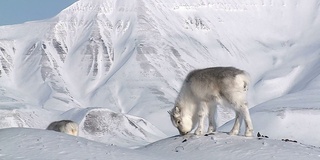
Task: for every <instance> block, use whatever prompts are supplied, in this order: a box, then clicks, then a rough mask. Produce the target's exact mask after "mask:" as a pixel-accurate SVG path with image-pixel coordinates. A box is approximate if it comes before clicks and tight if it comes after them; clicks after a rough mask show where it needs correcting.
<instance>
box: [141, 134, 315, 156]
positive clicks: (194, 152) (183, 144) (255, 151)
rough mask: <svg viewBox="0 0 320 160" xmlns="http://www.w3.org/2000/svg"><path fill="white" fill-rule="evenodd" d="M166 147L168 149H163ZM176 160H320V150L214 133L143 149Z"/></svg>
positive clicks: (269, 140) (171, 139) (175, 139)
mask: <svg viewBox="0 0 320 160" xmlns="http://www.w3.org/2000/svg"><path fill="white" fill-rule="evenodd" d="M164 146H165V147H164ZM140 150H142V151H146V152H152V151H157V152H158V153H159V154H161V155H166V156H168V157H175V158H176V159H233V160H237V159H239V160H243V159H247V160H250V159H252V160H256V159H259V160H270V159H319V158H320V149H319V148H316V147H313V146H308V145H304V144H300V143H295V142H291V141H290V140H287V141H282V140H274V139H267V138H260V139H258V138H248V137H242V136H229V135H227V134H226V133H215V134H214V135H208V136H194V135H187V136H184V137H182V136H175V137H170V138H167V139H164V140H161V141H158V142H155V143H152V144H150V145H147V146H145V147H143V148H140Z"/></svg>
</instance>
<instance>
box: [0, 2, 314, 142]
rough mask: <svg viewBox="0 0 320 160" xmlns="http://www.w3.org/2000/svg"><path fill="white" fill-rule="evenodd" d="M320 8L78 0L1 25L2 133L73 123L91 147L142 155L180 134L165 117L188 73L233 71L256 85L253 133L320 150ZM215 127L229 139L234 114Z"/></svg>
mask: <svg viewBox="0 0 320 160" xmlns="http://www.w3.org/2000/svg"><path fill="white" fill-rule="evenodd" d="M319 6H320V4H319V2H318V1H317V0H311V1H308V2H307V1H302V0H278V1H275V0H261V1H249V0H244V1H237V2H235V1H233V0H224V1H221V0H206V1H202V0H199V1H194V0H174V1H170V2H169V1H165V0H156V1H147V0H132V1H122V0H120V1H119V0H118V1H115V0H79V1H77V2H76V3H74V4H73V5H71V6H70V7H68V8H66V9H65V10H63V11H62V12H61V13H60V14H58V15H57V16H55V17H53V18H51V19H47V20H43V21H34V22H28V23H24V24H19V25H12V26H2V27H1V26H0V71H1V75H0V113H1V114H0V119H1V121H0V128H9V127H30V128H40V129H43V128H46V126H47V125H48V124H49V123H50V122H52V121H54V120H58V119H72V120H74V121H77V122H78V123H79V124H80V129H81V131H80V136H82V137H84V138H87V139H91V140H96V141H100V142H107V141H109V140H110V137H111V138H112V137H113V136H114V135H121V136H117V138H115V139H114V141H112V142H110V143H108V144H117V145H120V146H124V147H136V146H141V145H145V144H147V143H150V142H153V141H156V140H160V139H162V138H164V137H165V135H167V136H173V135H176V134H177V130H176V129H175V128H174V127H173V126H172V125H171V122H170V118H169V116H168V114H167V110H169V109H171V108H172V105H173V102H174V100H175V98H176V96H177V93H178V91H179V89H180V86H181V84H182V81H183V79H184V77H185V76H186V74H187V73H188V72H189V71H191V70H193V69H195V68H204V67H212V66H235V67H238V68H240V69H244V70H246V71H248V72H249V73H250V75H251V85H250V89H249V96H248V99H249V104H250V107H251V110H250V112H251V116H252V119H253V123H254V128H255V131H256V132H258V131H260V132H262V133H263V134H266V135H268V136H270V137H273V138H276V139H281V138H290V139H294V140H298V141H299V142H302V143H306V144H310V145H316V146H320V143H319V142H320V141H319V140H320V137H319V136H318V134H316V133H318V132H320V129H318V128H316V127H315V126H319V125H320V124H319V123H320V122H319V119H318V116H317V115H318V112H319V107H320V99H319V98H318V97H319V94H320V85H319V84H320V76H319V75H320V66H319V65H320V63H319V59H320V54H319V53H320V30H319V28H320V16H319V15H320V9H319V8H320V7H319ZM112 115H113V116H115V117H116V118H115V119H113V120H114V121H110V119H108V117H109V116H112ZM218 116H219V118H218V125H219V126H222V125H223V126H222V127H221V128H219V130H220V131H228V130H230V128H231V126H230V124H232V122H228V121H229V120H231V119H232V118H233V113H232V111H230V110H228V109H222V108H219V114H218ZM92 117H94V118H93V119H90V118H92ZM90 120H91V121H90ZM132 122H135V123H136V124H138V125H136V126H135V128H137V130H136V131H132V130H133V129H132V127H134V126H133V125H131V124H132ZM226 122H228V123H226ZM109 123H111V124H119V125H121V126H122V128H121V127H120V128H116V127H118V126H112V125H111V126H110V127H111V128H109V129H110V130H112V132H109V131H108V132H107V130H108V126H106V124H109ZM225 123H226V124H225ZM86 124H90V125H91V124H94V125H96V128H92V129H89V128H86ZM224 124H225V125H224ZM90 125H89V126H90ZM101 127H103V128H101ZM99 128H100V129H101V130H99ZM114 128H116V129H114ZM88 129H89V131H88ZM93 130H94V131H95V132H91V131H93ZM128 131H130V132H128ZM131 131H132V132H131Z"/></svg>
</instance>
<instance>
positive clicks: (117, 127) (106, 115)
mask: <svg viewBox="0 0 320 160" xmlns="http://www.w3.org/2000/svg"><path fill="white" fill-rule="evenodd" d="M61 117H65V118H66V119H72V120H74V121H76V122H78V123H79V128H80V133H79V136H82V137H85V138H88V139H91V140H95V141H98V142H103V143H106V144H114V145H119V146H123V147H137V146H141V145H146V144H148V143H151V142H154V141H157V140H159V139H162V138H164V137H166V135H165V134H164V133H162V132H161V131H160V130H159V129H157V128H156V127H155V126H153V125H152V124H151V123H149V122H148V121H146V120H145V119H143V118H139V117H135V116H130V115H127V114H122V113H116V112H113V111H111V110H109V109H106V108H87V109H76V108H75V109H71V110H69V111H68V112H66V113H64V114H63V115H61Z"/></svg>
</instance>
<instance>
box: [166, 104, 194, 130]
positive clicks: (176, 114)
mask: <svg viewBox="0 0 320 160" xmlns="http://www.w3.org/2000/svg"><path fill="white" fill-rule="evenodd" d="M168 113H169V115H170V118H171V122H172V124H173V126H174V127H176V128H177V129H178V130H179V133H180V135H186V134H188V133H189V132H190V131H191V130H192V129H193V122H192V119H191V118H190V116H187V115H184V114H182V112H181V109H180V108H179V107H178V106H175V107H174V108H173V109H172V110H171V111H168Z"/></svg>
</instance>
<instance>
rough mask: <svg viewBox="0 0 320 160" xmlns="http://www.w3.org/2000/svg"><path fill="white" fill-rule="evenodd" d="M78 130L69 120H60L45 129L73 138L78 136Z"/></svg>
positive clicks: (76, 125) (75, 124)
mask: <svg viewBox="0 0 320 160" xmlns="http://www.w3.org/2000/svg"><path fill="white" fill-rule="evenodd" d="M78 129H79V126H78V124H77V123H75V122H73V121H70V120H61V121H56V122H52V123H51V124H50V125H49V126H48V127H47V130H53V131H57V132H62V133H66V134H70V135H74V136H77V135H78V132H79V131H78Z"/></svg>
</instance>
